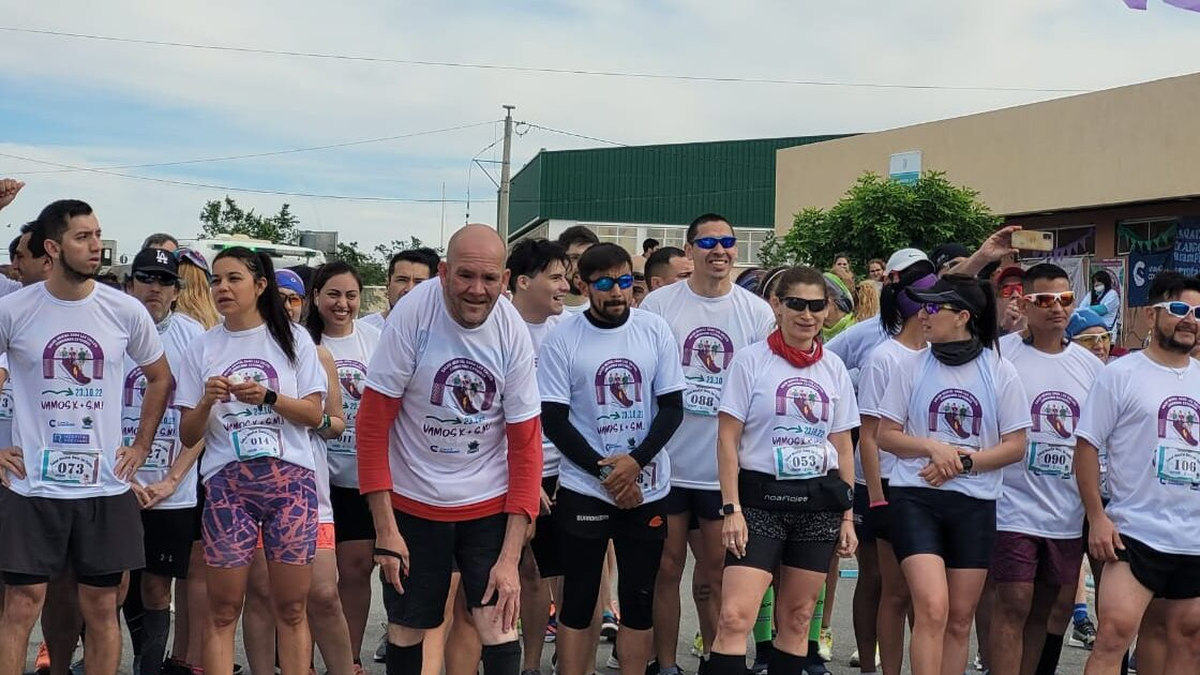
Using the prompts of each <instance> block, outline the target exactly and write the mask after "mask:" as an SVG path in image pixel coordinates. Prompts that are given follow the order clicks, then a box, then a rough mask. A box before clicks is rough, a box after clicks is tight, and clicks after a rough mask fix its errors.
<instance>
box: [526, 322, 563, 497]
mask: <svg viewBox="0 0 1200 675" xmlns="http://www.w3.org/2000/svg"><path fill="white" fill-rule="evenodd" d="M562 320H563V316H562V315H561V314H554V315H552V316H549V317H547V318H546V320H545V321H543V322H541V323H529V322H528V321H526V322H525V327H526V328H528V329H529V339H530V341H531V342H532V343H533V354H534V356H533V363H534V365H535V366H536V365H537V354H538V352H540V351H541V349H542V343H543V342H545V341H546V336H547V335H549V334H550V331H551V330H552V329H553V328H554V327H555V326H557V325H558V324H559V322H561V321H562ZM561 460H562V453H560V452H559V451H558V448H556V447H554V444H553V443H551V442H550V439H549V438H546V434H545V433H542V478H548V477H550V476H557V475H558V465H559V462H560V461H561Z"/></svg>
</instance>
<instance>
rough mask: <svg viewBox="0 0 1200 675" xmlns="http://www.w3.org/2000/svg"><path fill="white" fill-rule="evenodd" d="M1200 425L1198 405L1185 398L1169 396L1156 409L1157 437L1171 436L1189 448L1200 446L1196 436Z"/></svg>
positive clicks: (1199, 437)
mask: <svg viewBox="0 0 1200 675" xmlns="http://www.w3.org/2000/svg"><path fill="white" fill-rule="evenodd" d="M1197 424H1200V404H1198V403H1196V401H1195V399H1192V398H1189V397H1187V396H1171V397H1169V398H1168V399H1166V400H1165V401H1163V402H1162V405H1160V406H1159V407H1158V437H1159V438H1161V439H1164V440H1165V439H1168V438H1170V437H1172V436H1174V437H1176V438H1178V439H1179V440H1181V441H1183V442H1184V443H1187V444H1188V445H1190V446H1193V447H1194V446H1196V445H1200V435H1198V434H1197V429H1196V427H1197Z"/></svg>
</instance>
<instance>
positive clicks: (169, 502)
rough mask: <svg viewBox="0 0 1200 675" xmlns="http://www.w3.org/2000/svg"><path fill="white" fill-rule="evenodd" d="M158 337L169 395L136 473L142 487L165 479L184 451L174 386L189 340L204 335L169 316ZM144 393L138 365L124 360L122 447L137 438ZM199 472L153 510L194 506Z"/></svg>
mask: <svg viewBox="0 0 1200 675" xmlns="http://www.w3.org/2000/svg"><path fill="white" fill-rule="evenodd" d="M157 328H158V335H159V337H160V338H161V339H162V343H163V350H164V351H165V352H166V355H167V363H168V364H170V366H171V393H170V396H169V397H168V398H167V409H166V411H164V412H163V416H162V422H159V424H158V431H156V432H155V434H154V445H153V446H152V447H151V449H150V454H149V455H147V456H146V463H145V464H143V465H142V468H141V469H139V470H138V472H137V480H138V482H139V483H141V484H142V485H151V484H153V483H157V482H159V481H161V480H163V479H164V478H166V477H167V473H168V472H169V471H170V469H171V465H172V464H174V463H175V460H176V459H178V457H179V453H180V452H181V451H182V450H183V444H182V443H180V442H179V408H177V407H176V406H175V387H176V382H177V380H178V376H177V375H176V373H178V372H179V371H180V369H181V368H182V367H183V359H184V355H185V354H187V350H188V346H189V345H190V344H191V343H192V340H195V339H196V338H198V337H200V335H202V334H203V333H204V328H203V327H202V326H201V325H200V324H199V323H197V322H196V320H195V319H192V318H191V317H187V316H184V315H182V314H177V313H172V314H171V315H169V316H168V317H167V319H166V320H165V321H164V322H163V323H162V324H159V325H158V326H157ZM145 392H146V375H145V373H143V372H142V368H141V366H138V365H137V364H136V363H134V362H133V359H130V358H129V357H125V386H124V394H123V395H122V399H121V403H122V408H121V434H122V436H124V440H123V441H121V442H122V444H124V445H129V444H130V443H133V439H134V437H135V436H136V435H137V428H138V420H140V419H141V418H142V395H143V394H144V393H145ZM197 474H198V471H197V468H196V467H194V466H193V467H192V469H191V470H190V471H188V472H187V475H186V476H185V477H184V479H183V480H181V481H180V482H179V487H177V488H176V489H175V492H174V494H172V495H171V496H170V497H167V498H166V499H164V500H162V501H161V502H159V503H158V504H157V505H155V507H154V508H155V509H185V508H190V507H193V506H195V505H196V477H197Z"/></svg>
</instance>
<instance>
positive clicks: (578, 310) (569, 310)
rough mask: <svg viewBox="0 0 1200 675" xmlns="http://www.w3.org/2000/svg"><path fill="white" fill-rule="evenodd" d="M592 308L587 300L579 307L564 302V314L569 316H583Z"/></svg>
mask: <svg viewBox="0 0 1200 675" xmlns="http://www.w3.org/2000/svg"><path fill="white" fill-rule="evenodd" d="M646 297H650V296H646ZM590 306H591V305H589V304H588V302H587V299H586V298H585V299H584V301H583V302H582V303H580V304H578V305H568V304H566V303H565V302H564V303H563V314H567V315H571V314H583V313H584V312H586V311H587V308H588V307H590Z"/></svg>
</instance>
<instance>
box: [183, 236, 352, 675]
mask: <svg viewBox="0 0 1200 675" xmlns="http://www.w3.org/2000/svg"><path fill="white" fill-rule="evenodd" d="M212 293H213V297H214V299H215V301H216V305H217V310H218V311H219V312H220V313H221V315H222V317H223V318H224V322H223V323H222V324H220V325H218V326H216V327H215V328H213V329H211V330H209V331H208V332H207V333H204V334H203V335H201V336H200V337H198V338H196V339H195V340H194V341H193V342H192V345H191V348H190V349H189V350H188V352H187V355H186V357H185V359H184V365H183V367H182V368H181V370H180V375H179V384H178V389H177V391H176V403H177V404H178V405H179V407H180V408H181V409H182V418H181V420H180V440H181V441H182V442H183V443H184V445H188V446H190V445H193V444H195V443H198V442H200V441H201V440H203V441H204V443H205V452H204V457H203V458H202V460H201V466H200V474H201V477H202V479H203V480H204V482H205V486H206V488H207V491H208V501H207V502H206V503H205V505H204V513H203V516H202V523H203V527H202V529H203V541H204V557H205V562H206V563H207V570H206V577H207V582H208V601H209V623H208V627H207V629H206V631H205V641H204V669H205V671H206V672H208V673H213V674H214V675H230V673H231V672H232V668H233V644H234V636H235V634H236V632H237V619H238V615H239V614H240V612H241V609H242V603H243V599H244V597H245V593H246V583H247V577H248V575H249V569H250V562H251V560H252V558H253V556H254V550H255V545H256V544H257V542H258V538H259V536H260V534H261V536H262V539H263V541H264V544H265V552H266V556H267V559H268V561H269V563H268V572H269V575H270V588H271V602H272V605H273V608H274V614H275V617H276V630H277V632H278V635H279V657H280V666H281V668H282V671H283V673H285V675H303V674H304V673H307V672H308V669H309V664H310V657H311V650H312V639H311V636H310V634H309V630H308V623H307V620H306V618H305V607H306V603H307V596H308V590H309V584H310V580H311V572H312V562H313V558H314V556H315V553H316V546H317V516H318V514H317V488H316V478H315V474H314V469H315V468H316V463H315V454H314V452H313V445H312V441H311V439H310V438H309V430H310V429H317V428H319V427H321V426H322V422H323V409H322V401H323V398H324V396H325V392H326V390H327V387H328V383H327V378H326V373H325V371H324V370H323V369H322V367H321V363H320V360H319V358H318V356H317V349H316V346H315V345H313V342H312V339H311V338H310V337H309V336H308V333H307V332H305V331H304V329H303V328H301V327H299V326H296V325H295V324H293V323H292V322H291V321H290V320H289V319H288V315H287V313H286V311H285V309H284V307H283V303H282V302H281V300H280V295H279V290H278V287H277V286H276V284H275V271H274V269H273V266H272V264H271V259H270V257H268V256H266V255H265V254H262V253H255V252H252V251H250V250H249V249H246V248H243V247H234V248H228V249H225V250H224V251H222V252H221V253H220V254H219V255H217V257H216V259H215V260H214V261H213V282H212Z"/></svg>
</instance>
